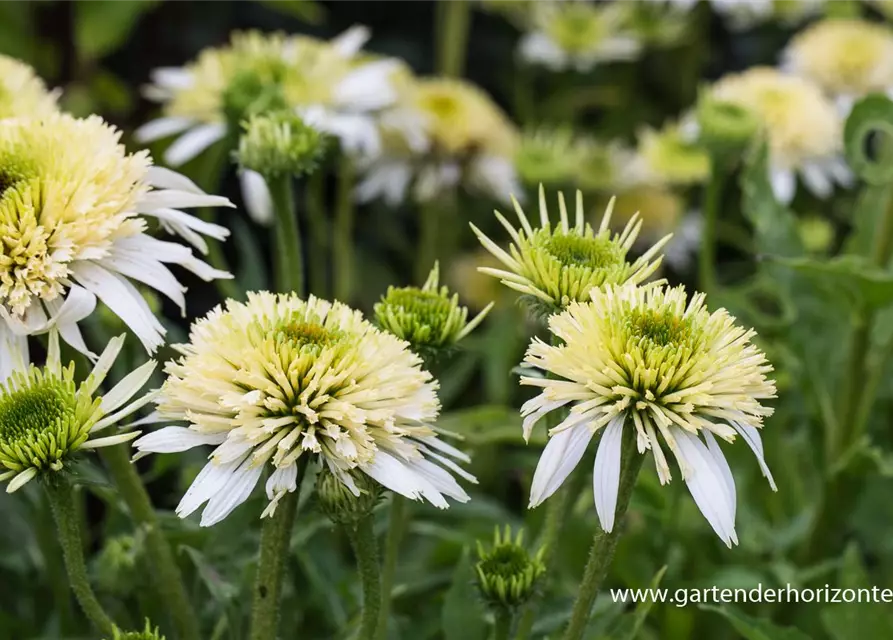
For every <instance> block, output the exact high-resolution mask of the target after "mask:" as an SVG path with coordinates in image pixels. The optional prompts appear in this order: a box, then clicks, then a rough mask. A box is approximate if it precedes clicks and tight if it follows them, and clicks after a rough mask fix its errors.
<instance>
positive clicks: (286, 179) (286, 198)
mask: <svg viewBox="0 0 893 640" xmlns="http://www.w3.org/2000/svg"><path fill="white" fill-rule="evenodd" d="M269 187H270V195H271V197H272V200H273V208H274V209H275V211H276V224H275V226H274V227H273V234H274V236H275V238H274V242H275V246H276V253H275V254H273V260H274V274H275V281H276V291H278V292H280V293H287V292H289V291H293V292H295V293H296V294H297V295H298V296H300V297H303V296H304V271H303V269H304V266H303V258H302V256H301V232H300V229H299V228H298V217H297V211H295V199H294V191H293V187H292V178H291V176H290V175H288V174H283V175H280V176H277V177H275V178H273V179H270V180H269Z"/></svg>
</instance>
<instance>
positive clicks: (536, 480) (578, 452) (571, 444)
mask: <svg viewBox="0 0 893 640" xmlns="http://www.w3.org/2000/svg"><path fill="white" fill-rule="evenodd" d="M592 435H593V434H592V431H591V430H590V429H589V425H586V424H582V425H579V426H577V427H574V428H573V429H567V430H565V431H561V432H560V433H556V434H555V435H554V436H552V437H551V438H550V439H549V443H548V444H547V445H546V448H545V449H543V454H542V456H540V460H539V463H538V464H537V465H536V471H535V472H534V474H533V482H532V484H531V486H530V503H529V504H528V508H533V507H535V506H537V505H538V504H540V503H541V502H542V501H543V500H545V499H546V498H548V497H549V496H551V495H552V494H553V493H555V491H557V490H558V487H560V486H561V483H563V482H564V480H565V479H566V478H567V477H568V475H570V473H571V471H573V470H574V469H575V468H576V466H577V465H578V464H579V463H580V460H581V459H582V458H583V454H584V453H585V452H586V447H587V446H588V445H589V441H590V440H592Z"/></svg>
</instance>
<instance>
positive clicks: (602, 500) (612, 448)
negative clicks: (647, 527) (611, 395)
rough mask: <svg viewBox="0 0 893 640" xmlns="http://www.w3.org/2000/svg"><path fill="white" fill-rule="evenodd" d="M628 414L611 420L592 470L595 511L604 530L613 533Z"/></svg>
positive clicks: (599, 445) (603, 435)
mask: <svg viewBox="0 0 893 640" xmlns="http://www.w3.org/2000/svg"><path fill="white" fill-rule="evenodd" d="M625 420H626V414H621V415H620V416H618V417H616V418H614V419H613V420H611V422H609V423H608V426H607V427H605V430H604V432H603V433H602V438H601V441H600V442H599V444H598V451H597V452H596V454H595V466H594V467H593V470H592V491H593V495H594V496H595V510H596V512H597V513H598V521H599V522H600V523H601V525H602V529H604V530H605V531H606V532H608V533H611V531H612V530H613V529H614V515H615V512H616V511H617V491H618V488H619V487H620V454H621V451H620V442H621V440H622V439H623V423H624V421H625Z"/></svg>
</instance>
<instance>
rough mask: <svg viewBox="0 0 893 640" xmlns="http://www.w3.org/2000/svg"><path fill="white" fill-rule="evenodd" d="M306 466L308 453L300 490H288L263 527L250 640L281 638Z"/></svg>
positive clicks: (302, 466)
mask: <svg viewBox="0 0 893 640" xmlns="http://www.w3.org/2000/svg"><path fill="white" fill-rule="evenodd" d="M306 469H307V460H306V456H303V457H302V458H300V459H299V460H298V478H297V485H298V488H297V490H295V491H293V492H291V493H286V494H285V495H284V496H283V497H282V499H280V500H279V506H278V508H277V509H276V513H274V514H273V515H272V516H271V517H269V518H266V519H265V520H264V523H263V525H262V526H261V530H260V558H259V559H258V562H257V573H256V574H255V577H254V604H253V605H252V608H251V632H250V634H249V636H248V637H249V638H250V640H276V638H278V637H279V600H280V597H281V592H282V578H283V576H284V574H285V563H286V559H287V558H288V552H289V543H290V542H291V530H292V527H294V524H295V513H296V512H297V509H298V498H299V497H300V492H301V482H302V481H303V479H304V472H305V471H306Z"/></svg>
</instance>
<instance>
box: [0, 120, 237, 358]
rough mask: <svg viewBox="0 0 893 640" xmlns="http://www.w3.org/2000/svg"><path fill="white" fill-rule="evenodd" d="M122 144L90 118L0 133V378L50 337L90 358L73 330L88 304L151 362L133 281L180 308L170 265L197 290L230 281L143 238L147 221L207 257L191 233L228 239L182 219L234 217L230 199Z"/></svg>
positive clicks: (152, 334)
mask: <svg viewBox="0 0 893 640" xmlns="http://www.w3.org/2000/svg"><path fill="white" fill-rule="evenodd" d="M120 137H121V133H120V131H118V130H117V129H115V128H114V127H112V126H110V125H108V124H106V123H105V122H103V121H102V119H101V118H99V117H97V116H92V117H90V118H87V119H84V120H80V119H76V118H73V117H71V116H67V115H53V116H49V117H47V118H45V119H42V120H37V119H9V120H5V121H3V122H0V225H2V228H3V245H2V247H0V317H2V322H0V370H8V368H9V366H10V363H15V362H18V361H23V360H27V342H26V340H25V337H26V336H28V335H33V334H36V333H42V332H45V331H48V330H49V329H50V328H51V327H53V326H57V327H58V329H59V332H60V334H61V336H62V338H63V339H64V340H65V341H66V342H68V343H69V344H71V346H73V347H74V348H76V349H77V350H79V351H81V352H82V353H86V354H88V355H92V354H90V353H89V351H88V349H87V347H86V345H85V344H84V341H83V339H82V338H81V334H80V331H79V330H78V328H77V325H76V323H77V322H78V321H79V320H81V319H83V318H84V317H85V316H87V315H89V314H90V313H91V312H92V310H93V308H94V306H95V304H96V298H99V299H100V300H101V301H102V302H104V303H105V304H106V305H107V306H108V307H109V308H110V309H111V310H112V311H113V312H114V313H115V314H117V315H118V316H120V318H121V319H122V320H123V321H124V323H125V324H127V326H128V327H129V328H130V329H131V330H132V331H133V332H134V333H135V334H136V335H137V337H138V338H139V339H140V341H141V342H142V343H143V345H144V346H145V347H146V349H147V350H148V351H150V352H152V351H154V350H155V349H156V348H157V347H158V346H159V345H161V344H162V342H163V336H164V333H165V329H164V327H163V326H162V325H161V323H159V321H158V319H157V318H156V317H155V315H154V314H153V313H152V311H151V310H150V309H149V306H148V304H147V303H146V301H145V299H144V298H143V296H142V295H140V293H139V291H138V290H137V288H136V287H135V286H134V285H133V284H132V283H131V282H130V281H131V280H135V281H137V282H141V283H143V284H146V285H148V286H150V287H152V288H154V289H157V290H158V291H160V292H161V293H163V294H164V295H166V296H167V297H169V298H170V299H171V300H173V301H174V302H175V303H177V304H178V305H179V306H180V308H181V309H184V308H185V304H186V300H185V297H184V295H183V292H184V291H185V288H184V287H183V286H182V285H181V284H180V283H179V282H178V281H177V279H176V278H175V277H174V275H173V274H172V273H171V272H170V271H169V269H168V267H167V265H168V264H178V265H180V266H182V267H185V268H186V269H188V270H190V271H192V272H193V273H195V274H196V275H198V276H199V277H201V278H203V279H204V280H212V279H214V278H223V277H231V276H230V275H229V274H227V273H224V272H220V271H217V270H215V269H212V268H211V267H209V266H208V265H207V264H205V263H204V262H202V261H201V260H198V259H197V258H196V257H195V256H193V254H192V251H191V250H190V249H189V248H187V247H185V246H182V245H179V244H175V243H171V242H164V241H161V240H158V239H156V238H154V237H152V236H150V235H148V233H146V230H147V219H146V217H150V218H154V219H155V220H157V221H158V223H160V224H161V226H162V227H163V228H165V229H166V230H168V231H171V232H174V233H177V234H179V235H181V236H183V237H184V238H185V239H186V240H187V241H189V242H190V243H192V244H193V245H195V246H196V247H198V248H199V249H200V250H202V251H206V250H207V247H206V244H205V241H204V239H203V238H202V236H201V235H199V234H205V235H208V236H211V237H213V238H217V239H221V240H222V239H223V238H225V237H226V236H227V235H228V233H229V232H228V231H227V230H226V229H225V228H224V227H220V226H217V225H212V224H208V223H206V222H203V221H201V220H199V219H198V218H194V217H192V216H190V215H187V214H185V213H183V212H182V211H180V210H179V209H181V208H186V207H202V206H231V205H230V202H229V200H227V199H226V198H222V197H219V196H210V195H206V194H204V193H203V192H202V191H201V190H199V189H198V188H197V187H196V186H195V185H194V184H193V183H192V182H190V181H189V180H188V179H186V178H185V177H183V176H181V175H180V174H177V173H174V172H172V171H168V170H167V169H159V168H156V167H152V166H151V162H152V160H151V158H150V157H149V155H148V154H147V153H146V152H140V153H136V154H128V153H126V151H125V150H124V147H123V145H121V144H120V141H119V140H120ZM140 214H142V215H140ZM143 216H146V217H143Z"/></svg>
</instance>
